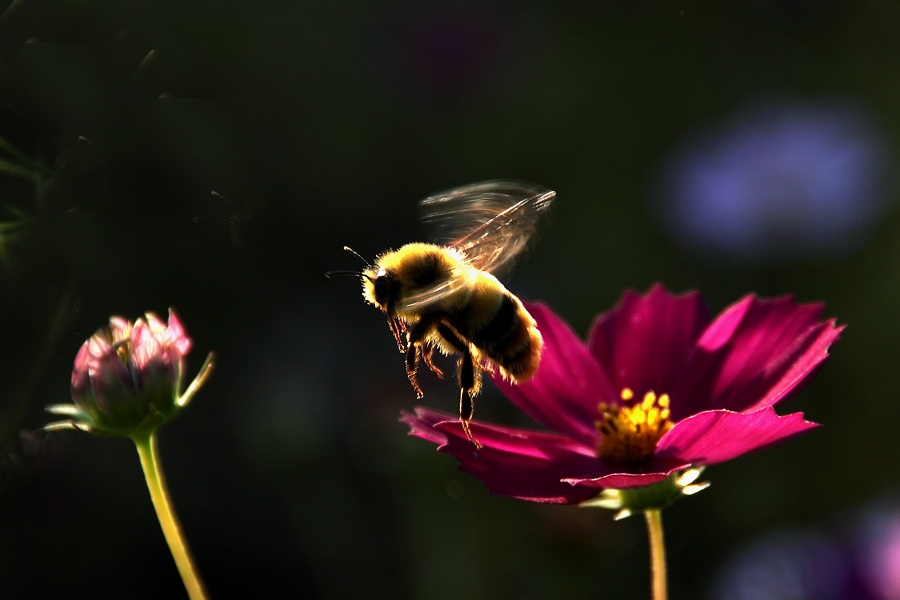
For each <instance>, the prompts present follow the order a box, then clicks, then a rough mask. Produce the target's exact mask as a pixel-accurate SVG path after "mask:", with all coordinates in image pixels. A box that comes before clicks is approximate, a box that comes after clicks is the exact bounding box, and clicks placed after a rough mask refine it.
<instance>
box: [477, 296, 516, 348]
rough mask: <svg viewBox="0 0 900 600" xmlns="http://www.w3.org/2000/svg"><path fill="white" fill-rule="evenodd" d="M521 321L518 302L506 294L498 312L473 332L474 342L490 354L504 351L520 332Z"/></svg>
mask: <svg viewBox="0 0 900 600" xmlns="http://www.w3.org/2000/svg"><path fill="white" fill-rule="evenodd" d="M521 323H522V318H521V317H520V316H519V307H518V304H517V303H516V301H515V299H514V298H513V297H512V296H511V295H510V294H504V295H503V299H502V300H501V301H500V306H499V307H497V312H495V313H494V315H493V316H492V317H490V320H489V321H488V322H487V323H486V324H485V325H484V327H482V328H481V329H477V330H475V331H473V332H472V343H473V344H475V347H477V348H480V349H482V350H484V351H486V352H488V353H489V354H495V353H497V354H499V353H504V351H505V350H507V346H508V345H509V344H510V342H512V341H513V338H514V337H515V336H516V334H517V333H519V328H520V327H521ZM512 350H515V349H514V348H513V349H512Z"/></svg>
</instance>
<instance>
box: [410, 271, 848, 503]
mask: <svg viewBox="0 0 900 600" xmlns="http://www.w3.org/2000/svg"><path fill="white" fill-rule="evenodd" d="M526 308H527V309H528V311H529V312H530V313H531V314H532V316H534V318H535V320H536V321H537V324H538V328H539V329H540V331H541V333H542V335H543V338H544V353H543V358H542V360H541V366H540V368H539V369H538V372H537V373H536V374H535V376H534V378H532V379H531V380H530V381H527V382H525V383H521V384H518V385H513V384H511V383H509V382H507V381H503V380H502V379H501V378H500V377H498V376H494V382H495V383H496V385H497V386H498V387H499V388H500V389H501V390H502V391H503V393H504V394H506V396H507V397H508V398H509V399H510V401H512V402H513V404H515V405H516V406H517V407H519V408H520V409H521V410H523V411H524V412H525V413H526V414H528V415H529V416H530V417H532V418H533V419H534V420H535V421H537V422H538V423H540V424H541V425H543V426H545V427H547V428H549V429H550V430H553V431H554V432H555V433H550V432H540V431H533V430H525V429H518V428H510V427H503V426H498V425H491V424H487V423H480V422H478V421H472V422H471V429H472V434H473V436H474V437H475V439H477V440H478V441H479V442H480V443H481V444H483V445H484V447H483V448H481V449H478V448H476V447H475V445H474V444H473V443H472V442H471V441H469V440H468V439H467V438H466V434H465V433H464V432H463V429H462V426H461V425H460V422H459V419H458V418H457V417H456V416H453V415H449V414H445V413H440V412H435V411H432V410H429V409H426V408H421V407H420V408H417V409H416V410H415V414H409V413H405V414H404V415H403V417H402V419H401V421H403V422H404V423H406V424H407V425H408V426H409V428H410V435H414V436H417V437H421V438H423V439H426V440H429V441H431V442H434V443H436V444H438V450H439V451H441V452H446V453H447V454H451V455H452V456H455V457H456V458H457V459H459V461H460V467H459V468H460V469H461V470H462V471H465V472H467V473H471V474H472V475H474V476H475V477H477V478H479V479H481V480H482V481H483V482H484V483H485V484H486V485H487V486H488V489H489V490H490V491H491V493H493V494H499V495H503V496H512V497H515V498H521V499H523V500H530V501H533V502H548V503H564V504H570V503H577V502H582V501H585V500H588V499H590V498H593V497H595V496H597V495H598V494H599V493H600V492H601V491H602V490H603V489H624V488H632V487H638V486H647V485H651V484H654V483H657V482H660V481H663V480H665V479H667V478H668V477H670V476H671V475H673V474H674V473H676V472H678V471H681V470H683V469H686V468H688V467H700V466H705V465H711V464H715V463H720V462H723V461H726V460H731V459H732V458H736V457H738V456H740V455H742V454H746V453H748V452H753V451H755V450H761V449H763V448H767V447H769V446H772V445H775V444H779V443H781V442H784V441H787V440H788V439H791V438H793V437H795V436H797V435H799V434H801V433H804V432H806V431H808V430H810V429H812V428H814V427H818V425H817V424H816V423H811V422H809V421H806V420H804V418H803V414H802V413H793V414H789V415H785V416H779V415H777V414H776V413H775V409H774V408H773V407H774V406H775V405H776V404H777V403H779V402H781V401H782V400H784V399H785V398H787V397H789V396H790V395H792V394H793V393H795V392H797V391H798V390H799V389H800V388H801V387H802V386H803V385H804V384H805V383H807V382H808V381H809V380H810V378H811V377H812V375H813V374H814V373H815V372H816V371H817V370H818V368H819V367H820V366H821V365H822V363H823V361H824V360H825V359H826V358H827V356H828V348H829V346H830V345H831V344H832V342H834V341H835V340H836V339H837V337H838V335H839V333H840V331H841V330H842V329H843V326H840V327H838V326H836V323H835V320H834V319H831V320H827V321H823V320H822V318H821V315H822V311H823V305H821V304H806V305H798V304H797V303H796V302H794V300H793V298H792V297H783V298H777V299H772V300H762V299H759V298H757V297H756V296H754V295H752V294H751V295H748V296H745V297H744V298H742V299H741V300H739V301H738V302H736V303H735V304H733V305H731V306H730V307H728V308H727V309H726V310H725V311H724V312H722V314H720V315H719V316H718V317H716V318H715V319H714V320H713V321H712V322H710V319H709V316H708V313H707V311H706V309H705V306H704V304H703V302H702V300H701V298H700V295H699V294H698V293H697V292H690V293H686V294H683V295H673V294H671V293H669V292H668V291H667V290H665V289H664V288H663V287H662V286H661V285H655V286H653V287H652V288H651V289H650V290H649V291H648V292H647V293H646V294H644V295H640V294H638V293H636V292H634V291H628V292H626V293H625V295H624V296H623V298H622V300H621V301H620V302H619V304H618V306H616V308H614V309H613V310H612V311H611V312H609V313H606V314H603V315H600V316H599V317H598V318H597V320H596V322H595V323H594V326H593V327H592V329H591V333H590V336H589V337H588V341H587V344H584V343H583V342H582V341H581V340H580V339H579V338H578V336H577V335H576V334H575V333H574V332H573V331H572V329H571V328H570V327H569V326H568V325H567V324H566V323H565V322H564V321H562V320H561V319H560V318H559V317H558V316H556V315H555V314H553V312H552V311H551V310H550V309H549V308H547V307H546V306H544V305H542V304H526Z"/></svg>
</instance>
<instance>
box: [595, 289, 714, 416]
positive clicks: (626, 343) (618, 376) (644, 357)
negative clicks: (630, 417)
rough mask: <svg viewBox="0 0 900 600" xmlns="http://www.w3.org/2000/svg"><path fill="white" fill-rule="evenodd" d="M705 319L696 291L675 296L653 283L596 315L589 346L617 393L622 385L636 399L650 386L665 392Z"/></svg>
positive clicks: (670, 387)
mask: <svg viewBox="0 0 900 600" xmlns="http://www.w3.org/2000/svg"><path fill="white" fill-rule="evenodd" d="M708 323H709V314H708V312H707V310H706V306H705V305H704V303H703V300H702V299H701V298H700V294H699V293H698V292H689V293H686V294H682V295H678V296H676V295H673V294H670V293H669V292H668V291H667V290H666V289H665V288H664V287H663V286H662V285H660V284H656V285H654V286H653V287H651V288H650V290H649V291H648V292H647V293H646V294H645V295H643V296H642V295H640V294H638V293H637V292H635V291H633V290H628V291H626V292H625V294H624V295H623V296H622V299H621V300H620V301H619V304H618V305H616V307H615V308H614V309H613V310H612V311H610V312H608V313H605V314H602V315H600V316H599V317H598V318H597V320H596V321H595V322H594V325H593V327H592V328H591V334H590V337H589V338H588V348H589V349H590V352H591V354H593V355H594V357H595V358H596V359H597V361H598V362H599V363H600V365H601V366H602V367H603V369H604V371H605V372H606V375H607V377H608V378H609V380H610V381H611V382H612V385H613V388H614V389H615V390H616V391H617V392H620V391H621V390H622V389H623V388H626V387H627V388H630V389H631V390H632V391H633V392H634V394H635V396H636V397H638V398H643V397H644V394H645V393H647V392H649V391H655V392H657V393H658V394H663V393H668V392H670V391H671V390H672V388H673V386H674V383H675V381H676V379H677V378H678V375H679V374H680V373H681V372H682V370H683V369H684V365H685V364H686V363H687V361H688V358H689V357H690V354H691V350H692V349H693V347H694V344H695V343H696V341H697V338H698V337H700V334H701V332H702V331H703V328H704V327H706V325H707V324H708Z"/></svg>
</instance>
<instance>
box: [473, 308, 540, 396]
mask: <svg viewBox="0 0 900 600" xmlns="http://www.w3.org/2000/svg"><path fill="white" fill-rule="evenodd" d="M479 300H480V301H479ZM479 300H476V301H474V302H473V303H472V304H470V306H469V308H470V310H471V311H472V312H471V313H470V317H471V318H470V319H469V321H468V324H469V329H470V331H469V332H468V334H469V335H468V336H467V337H468V338H469V341H470V342H471V343H472V344H473V345H474V346H475V347H476V348H478V350H479V351H480V352H481V353H482V354H483V355H484V356H485V357H487V358H488V359H489V360H490V361H491V362H494V363H496V364H497V365H499V366H500V367H501V369H502V370H503V374H504V375H506V376H508V377H510V378H511V379H513V380H515V381H524V380H527V379H530V378H531V376H532V375H534V372H535V371H536V370H537V366H538V363H539V362H540V353H541V349H542V345H543V344H542V340H541V334H540V333H539V332H538V330H537V326H536V325H535V322H534V319H533V318H532V317H531V315H530V314H528V311H526V310H525V307H523V306H522V303H521V302H520V301H519V299H518V298H516V297H515V296H513V295H512V294H510V293H509V292H507V291H506V290H503V291H502V292H500V293H494V294H492V297H491V298H490V301H487V300H488V299H487V298H483V299H479Z"/></svg>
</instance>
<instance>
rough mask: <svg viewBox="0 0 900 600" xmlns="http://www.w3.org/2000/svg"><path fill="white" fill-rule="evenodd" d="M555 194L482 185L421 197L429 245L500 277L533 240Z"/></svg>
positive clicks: (503, 183) (530, 186)
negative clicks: (461, 256) (430, 231)
mask: <svg viewBox="0 0 900 600" xmlns="http://www.w3.org/2000/svg"><path fill="white" fill-rule="evenodd" d="M555 196H556V192H554V191H553V190H549V189H547V188H545V187H543V186H541V185H537V184H535V183H528V182H524V181H511V180H493V181H483V182H480V183H472V184H469V185H464V186H462V187H458V188H453V189H451V190H447V191H445V192H441V193H439V194H435V195H434V196H431V197H429V198H425V199H424V200H422V202H421V207H422V219H423V221H424V222H425V223H426V225H427V226H429V227H431V228H432V229H433V233H434V237H433V239H434V240H435V243H438V244H442V245H445V246H450V247H451V248H456V249H457V250H459V251H461V252H462V253H463V254H465V255H466V258H468V260H469V264H471V265H472V266H473V267H475V268H476V269H478V270H480V271H488V272H489V273H493V274H494V275H503V274H505V273H506V272H508V271H509V269H511V268H512V266H513V264H514V262H515V259H516V258H517V257H518V255H519V254H521V253H522V252H523V251H524V250H525V249H526V248H528V246H529V244H530V243H531V242H533V241H534V240H535V239H536V234H537V231H538V230H537V225H538V221H539V220H540V218H541V217H542V216H543V215H544V214H545V213H546V212H547V210H548V209H549V208H550V205H551V203H552V201H553V198H554V197H555Z"/></svg>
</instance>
